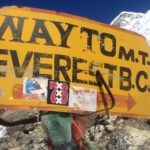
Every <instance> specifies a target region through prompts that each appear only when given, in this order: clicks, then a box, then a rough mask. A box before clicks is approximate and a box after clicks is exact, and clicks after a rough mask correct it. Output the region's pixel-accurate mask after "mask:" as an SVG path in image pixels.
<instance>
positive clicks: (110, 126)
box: [105, 125, 116, 132]
mask: <svg viewBox="0 0 150 150" xmlns="http://www.w3.org/2000/svg"><path fill="white" fill-rule="evenodd" d="M105 127H106V130H107V131H108V132H112V131H113V130H114V129H116V127H115V126H113V125H106V126H105Z"/></svg>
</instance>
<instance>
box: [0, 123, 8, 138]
mask: <svg viewBox="0 0 150 150" xmlns="http://www.w3.org/2000/svg"><path fill="white" fill-rule="evenodd" d="M6 133H7V131H6V127H4V126H1V125H0V138H3V137H5V135H6Z"/></svg>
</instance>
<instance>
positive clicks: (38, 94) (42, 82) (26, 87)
mask: <svg viewBox="0 0 150 150" xmlns="http://www.w3.org/2000/svg"><path fill="white" fill-rule="evenodd" d="M47 85H48V79H46V78H33V79H29V78H24V81H23V97H24V98H25V99H40V100H46V99H47Z"/></svg>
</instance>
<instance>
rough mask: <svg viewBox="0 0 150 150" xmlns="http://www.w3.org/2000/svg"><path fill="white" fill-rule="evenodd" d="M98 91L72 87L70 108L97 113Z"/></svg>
mask: <svg viewBox="0 0 150 150" xmlns="http://www.w3.org/2000/svg"><path fill="white" fill-rule="evenodd" d="M96 104H97V90H95V89H88V88H82V87H75V86H72V87H70V99H69V107H71V108H73V109H76V110H84V111H96Z"/></svg>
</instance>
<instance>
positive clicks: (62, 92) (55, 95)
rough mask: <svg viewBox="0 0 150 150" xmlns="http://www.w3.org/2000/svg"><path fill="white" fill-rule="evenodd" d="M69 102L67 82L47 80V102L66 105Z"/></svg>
mask: <svg viewBox="0 0 150 150" xmlns="http://www.w3.org/2000/svg"><path fill="white" fill-rule="evenodd" d="M68 102H69V83H67V82H60V81H59V82H58V81H53V80H49V81H48V98H47V103H48V104H56V105H66V106H68Z"/></svg>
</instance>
